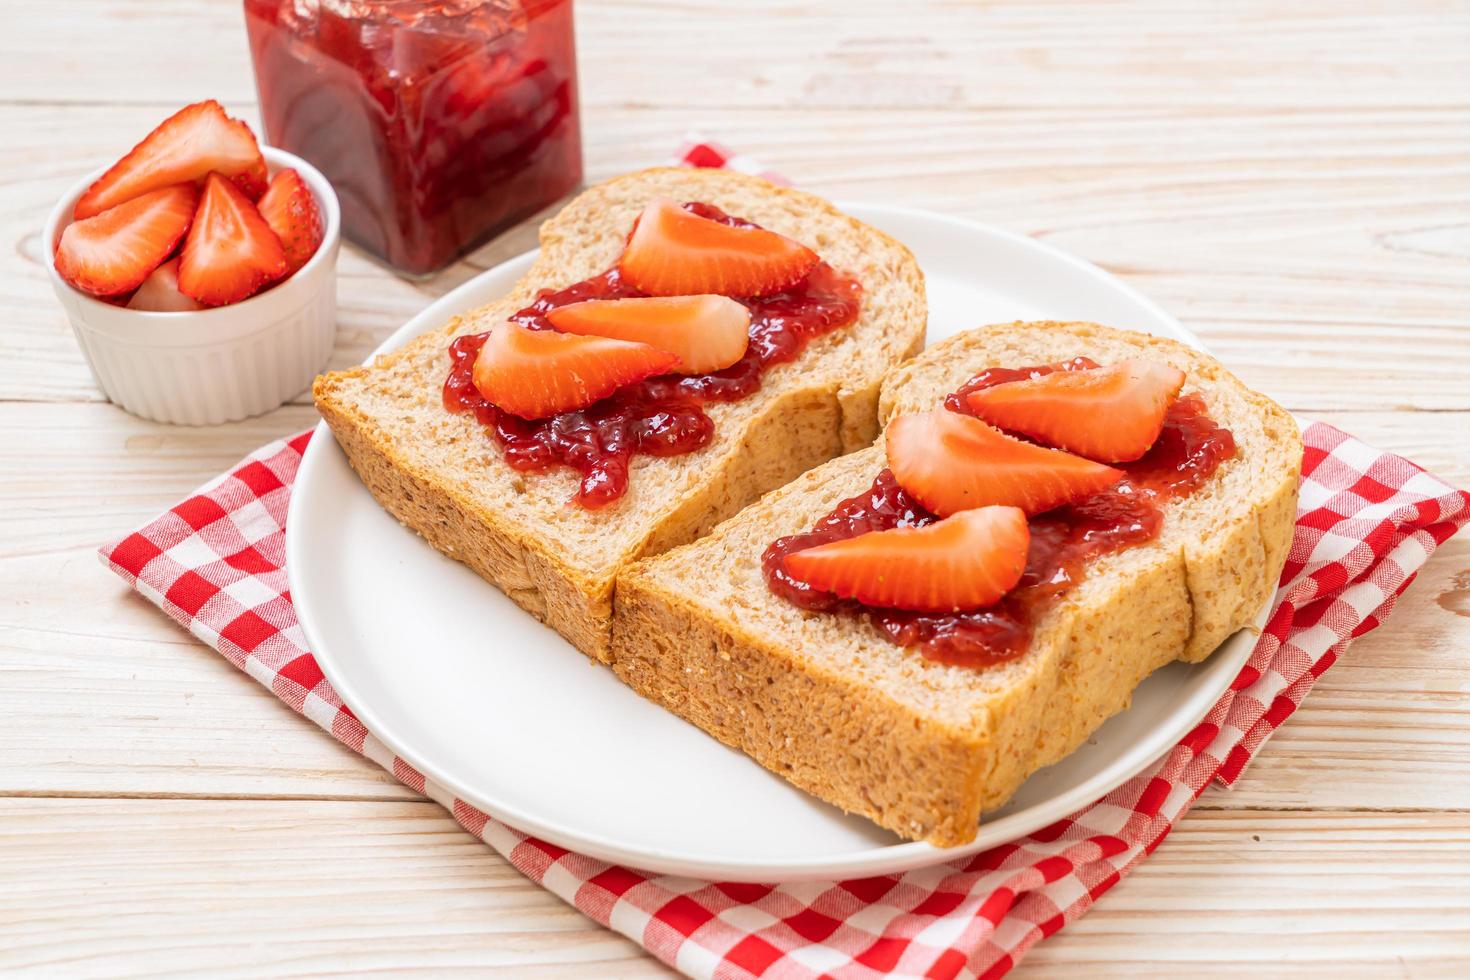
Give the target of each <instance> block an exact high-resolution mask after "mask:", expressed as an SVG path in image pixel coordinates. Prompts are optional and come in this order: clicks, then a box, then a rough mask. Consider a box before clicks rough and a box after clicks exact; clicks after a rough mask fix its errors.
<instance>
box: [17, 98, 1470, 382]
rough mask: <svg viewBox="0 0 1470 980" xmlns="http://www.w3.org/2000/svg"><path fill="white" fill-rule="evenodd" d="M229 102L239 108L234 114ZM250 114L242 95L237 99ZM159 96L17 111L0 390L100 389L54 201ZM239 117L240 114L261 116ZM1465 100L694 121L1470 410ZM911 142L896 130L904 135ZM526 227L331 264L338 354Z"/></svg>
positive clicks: (674, 119) (1340, 373)
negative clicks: (444, 258)
mask: <svg viewBox="0 0 1470 980" xmlns="http://www.w3.org/2000/svg"><path fill="white" fill-rule="evenodd" d="M233 108H240V106H234V107H233ZM245 108H246V109H247V110H248V106H247V107H245ZM157 113H158V110H157V109H156V108H154V107H151V106H122V107H96V106H93V107H87V106H76V107H69V108H68V110H67V113H66V118H67V120H68V121H67V122H62V121H60V120H59V119H58V117H57V115H56V113H55V111H54V110H53V109H52V108H50V107H44V106H35V107H10V108H9V109H6V110H5V115H6V117H7V120H8V121H9V127H10V130H11V132H12V133H13V134H14V138H15V140H16V144H17V146H19V147H23V148H24V149H21V150H18V151H16V152H14V153H12V154H10V155H9V156H8V157H7V158H6V159H4V160H0V240H8V241H10V242H12V243H14V247H13V248H12V249H10V250H8V251H7V252H5V253H4V254H0V276H4V277H5V278H6V281H7V282H8V283H9V284H10V288H9V289H8V290H7V291H6V294H5V295H4V296H3V297H0V315H3V316H4V317H5V320H6V323H7V331H6V335H5V338H4V340H3V341H0V344H3V345H4V348H5V351H6V353H7V355H9V356H7V357H5V358H3V359H0V399H25V400H37V399H41V400H77V399H97V398H99V397H100V396H99V394H98V393H97V391H96V390H95V388H94V387H93V386H92V382H91V379H90V377H89V376H88V374H87V370H86V367H85V364H84V363H83V361H82V359H81V357H80V355H79V352H78V350H77V348H76V344H75V342H74V340H73V339H72V337H71V335H70V331H69V329H68V327H67V324H66V322H65V317H64V315H63V313H62V311H61V309H60V307H59V305H58V304H57V303H56V300H55V298H54V297H53V296H52V295H51V290H50V285H49V283H48V281H47V279H46V274H45V269H44V265H43V263H44V262H45V261H46V259H45V256H46V250H45V249H44V248H43V247H42V244H41V242H40V240H39V229H40V227H41V225H42V223H43V221H44V218H45V212H46V208H47V206H48V204H49V202H50V201H53V200H54V199H55V198H56V197H57V196H59V195H60V194H61V193H62V191H63V189H64V188H65V186H66V185H67V184H68V183H69V182H70V181H72V180H74V179H75V178H76V177H77V176H78V175H79V174H81V173H82V172H84V171H85V170H87V169H88V168H90V167H91V166H93V165H94V164H96V163H98V162H101V161H104V160H106V159H108V158H109V157H110V156H113V155H115V154H116V152H117V148H118V147H119V146H126V145H128V143H130V142H131V141H132V140H133V139H136V137H137V134H138V133H140V132H144V131H146V130H147V128H148V127H149V126H150V125H152V123H153V122H154V121H155V120H156V116H157ZM247 114H248V113H247ZM1462 120H1463V112H1462V111H1460V110H1455V109H1422V110H1413V111H1404V110H1380V111H1370V110H1361V111H1356V112H1351V113H1348V112H1339V111H1329V110H1319V111H1308V110H1300V111H1285V112H1260V111H1242V110H1234V109H1231V110H1225V109H1217V110H1208V109H1207V110H1200V109H1195V108H1190V109H1130V110H1116V111H1110V112H1107V113H1101V114H1098V115H1096V116H1087V117H1081V118H1079V117H1078V116H1077V114H1076V113H1075V112H1064V111H1061V110H1047V109H1035V110H1010V111H1001V110H995V109H991V108H984V109H973V110H971V109H966V110H956V111H926V112H917V111H909V110H898V109H879V110H873V111H871V112H865V113H861V114H855V113H854V114H837V115H836V116H834V115H832V114H830V113H826V112H823V111H821V110H814V109H799V108H798V109H790V110H783V111H781V112H779V113H776V114H775V115H773V114H772V113H770V112H766V111H754V110H748V109H741V110H718V111H716V112H713V113H711V114H709V116H707V117H706V118H705V119H704V120H703V121H704V122H705V123H707V124H708V128H709V130H710V131H711V132H713V133H717V134H719V135H720V136H721V137H722V138H724V139H726V140H727V141H728V142H730V143H731V144H732V145H734V146H737V147H740V148H741V149H743V150H746V151H748V152H751V153H754V154H757V155H759V156H760V157H761V158H762V159H764V160H766V161H768V163H769V165H770V166H773V167H775V168H777V169H779V170H781V171H782V172H784V173H787V174H788V175H790V176H791V177H792V178H793V179H795V180H796V181H797V182H798V183H799V184H800V185H802V186H805V187H810V188H812V189H813V190H816V191H819V192H821V193H824V194H828V195H831V196H833V197H836V198H839V199H861V200H868V201H881V202H885V203H892V204H902V205H909V206H915V207H927V208H934V209H937V210H940V211H945V212H949V213H954V214H959V215H961V216H965V217H971V218H976V219H979V220H983V221H987V222H991V223H994V224H998V225H1001V226H1004V227H1009V228H1012V229H1015V230H1019V231H1024V232H1027V233H1031V234H1034V235H1037V236H1038V237H1040V238H1041V239H1042V240H1044V241H1048V242H1051V243H1053V244H1057V245H1059V246H1061V247H1063V248H1066V249H1068V250H1070V251H1073V252H1075V253H1076V254H1079V255H1081V256H1083V257H1085V258H1088V259H1090V260H1092V261H1094V262H1097V263H1098V264H1100V265H1102V266H1104V267H1105V268H1109V269H1111V270H1113V271H1114V272H1117V273H1118V274H1119V275H1121V276H1122V277H1123V278H1124V279H1125V280H1127V281H1129V282H1130V283H1132V284H1134V285H1136V286H1138V287H1140V288H1141V289H1143V290H1144V291H1145V292H1147V293H1148V294H1149V295H1151V296H1152V297H1153V298H1155V299H1156V300H1158V301H1159V302H1160V303H1162V304H1163V305H1164V306H1165V307H1166V308H1168V309H1171V310H1173V311H1174V312H1175V313H1176V314H1177V315H1179V316H1180V317H1181V318H1182V319H1183V320H1184V322H1185V323H1186V324H1187V325H1188V326H1190V327H1192V328H1194V329H1195V330H1197V331H1198V332H1199V333H1200V334H1201V335H1202V336H1203V337H1204V338H1205V340H1206V341H1207V342H1209V343H1210V344H1211V345H1213V346H1214V348H1215V349H1216V351H1217V353H1219V354H1220V356H1221V357H1222V358H1223V359H1224V360H1225V361H1226V363H1228V364H1230V365H1231V366H1232V367H1233V368H1234V369H1236V370H1237V371H1238V372H1239V373H1240V374H1241V375H1242V377H1243V378H1244V379H1245V380H1246V381H1247V382H1249V383H1251V384H1252V385H1255V386H1257V387H1260V388H1261V389H1262V390H1264V391H1267V392H1268V393H1270V394H1272V395H1274V396H1275V397H1277V398H1278V399H1279V400H1281V401H1282V402H1283V404H1286V405H1287V406H1288V407H1291V408H1293V409H1298V410H1307V409H1317V410H1331V409H1362V408H1373V409H1388V408H1403V407H1413V408H1431V409H1466V408H1470V386H1467V385H1466V384H1465V383H1464V379H1465V378H1466V377H1470V331H1467V330H1466V329H1465V327H1464V323H1465V320H1464V302H1463V300H1464V294H1465V288H1466V285H1467V284H1470V203H1467V202H1470V165H1467V164H1466V162H1465V161H1466V160H1467V159H1470V128H1467V127H1465V126H1463V125H1461V122H1462ZM689 121H690V117H689V115H688V113H684V112H678V111H670V110H655V109H641V108H618V107H610V108H608V109H607V110H606V111H603V112H601V113H599V114H597V115H591V116H589V118H588V121H587V143H588V152H589V179H592V180H596V179H601V178H603V177H607V176H610V175H612V174H614V173H618V172H622V171H625V170H629V169H633V168H636V167H641V166H646V165H648V164H651V163H657V162H660V160H661V159H662V158H663V157H664V156H665V155H666V154H669V153H672V152H673V149H674V148H675V147H676V146H677V145H678V143H679V141H680V139H681V138H682V133H683V131H684V128H685V127H686V126H687V125H688V123H689ZM895 133H901V134H902V138H901V139H896V138H895V136H894V134H895ZM533 238H534V235H533V232H532V230H531V229H529V228H527V229H523V230H521V231H520V232H519V233H517V234H516V235H514V236H512V237H511V238H509V239H508V240H506V241H502V242H499V243H496V244H494V245H492V246H489V247H487V248H486V249H483V250H481V251H480V252H478V253H476V254H475V255H473V256H471V257H470V258H469V260H468V261H466V262H463V263H460V264H458V265H456V266H455V267H453V268H452V269H451V270H449V271H448V272H446V273H445V274H444V275H441V276H439V277H437V278H436V279H434V280H432V281H430V282H427V283H421V284H410V283H406V282H403V281H401V280H398V279H396V278H393V277H391V276H386V275H384V274H383V272H382V270H381V269H380V268H378V267H377V266H375V265H373V264H372V263H370V262H369V261H367V260H366V259H364V258H362V257H361V256H360V255H358V254H356V253H355V252H354V251H352V250H351V249H347V250H344V252H343V258H342V261H341V264H340V268H339V272H340V280H339V288H338V295H339V299H340V305H341V311H340V314H339V323H340V334H339V338H338V345H337V350H336V352H335V354H334V355H333V357H332V360H331V364H332V366H337V367H340V366H345V365H348V364H352V363H356V362H357V361H359V360H361V359H362V358H363V357H364V356H366V354H367V353H368V352H369V351H370V350H371V349H372V348H373V347H374V346H376V345H377V344H378V343H379V342H381V340H382V339H383V338H385V337H386V336H387V335H388V334H389V333H390V332H392V330H393V329H395V328H396V327H397V326H398V325H400V324H401V323H402V322H404V321H405V320H406V319H408V318H409V317H410V316H412V315H413V314H414V313H416V312H417V311H418V310H420V309H422V308H423V307H424V306H425V305H427V303H428V302H429V301H430V300H431V299H432V298H434V297H436V296H439V295H442V294H443V293H444V292H445V291H447V290H448V289H450V288H452V287H453V286H455V285H458V284H459V283H461V282H463V281H464V280H465V279H467V278H469V277H470V276H472V275H474V274H475V272H476V271H478V270H479V269H481V268H486V267H488V266H489V265H491V264H493V263H494V262H495V261H498V260H499V259H500V258H503V257H506V256H508V255H510V254H513V253H514V252H515V251H518V250H519V249H520V248H522V247H524V246H526V245H528V244H529V243H531V241H532V240H533Z"/></svg>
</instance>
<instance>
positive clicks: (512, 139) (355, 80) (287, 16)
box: [245, 0, 582, 277]
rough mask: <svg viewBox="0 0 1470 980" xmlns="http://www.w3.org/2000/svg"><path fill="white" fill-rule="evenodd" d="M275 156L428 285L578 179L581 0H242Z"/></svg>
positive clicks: (345, 225) (346, 224)
mask: <svg viewBox="0 0 1470 980" xmlns="http://www.w3.org/2000/svg"><path fill="white" fill-rule="evenodd" d="M245 22H246V26H247V27H248V29H249V33H250V51H251V56H252V58H253V59H254V62H255V82H256V88H257V90H258V92H259V94H260V112H261V117H262V120H263V121H264V123H265V134H266V139H267V141H268V142H269V143H271V144H273V145H275V146H278V147H281V148H282V149H285V150H289V151H290V152H292V153H296V154H299V155H300V156H303V157H305V158H306V159H307V160H309V161H311V163H313V164H315V165H316V167H317V169H319V170H321V172H322V173H324V174H325V175H326V176H327V179H328V180H330V181H331V182H332V185H333V187H334V188H335V189H336V191H337V196H338V197H339V198H340V199H341V202H342V231H343V234H344V235H346V236H347V237H348V238H349V239H351V240H352V241H353V242H355V243H356V244H358V245H359V246H361V247H362V248H364V249H366V250H367V251H368V252H371V253H372V254H373V255H376V256H378V257H379V258H381V259H382V260H384V261H385V262H387V263H388V264H389V265H390V266H392V267H393V268H394V269H396V270H397V271H399V272H400V273H402V274H404V275H408V276H414V277H418V276H427V275H430V274H432V273H433V272H436V271H438V270H439V269H442V268H443V267H444V266H446V265H448V264H449V263H450V262H452V261H454V259H455V258H457V257H458V256H460V255H462V254H464V253H465V252H467V251H469V250H470V249H472V248H474V247H475V246H476V245H478V244H480V243H481V242H483V241H485V240H486V239H488V238H490V237H492V236H494V235H496V234H498V233H499V232H502V231H504V230H506V229H507V228H509V227H510V226H512V225H514V224H516V223H517V222H519V221H521V220H523V219H525V218H527V217H529V216H530V215H532V214H534V213H535V212H537V211H539V210H541V209H542V208H544V207H546V206H547V205H549V204H551V203H552V202H554V201H556V200H557V199H558V198H560V197H562V196H563V195H565V194H567V193H568V192H570V191H571V190H572V189H573V188H575V187H576V186H577V185H578V184H579V183H580V182H581V179H582V140H581V130H580V127H579V122H578V115H577V70H576V57H575V51H574V45H573V39H572V3H571V0H245Z"/></svg>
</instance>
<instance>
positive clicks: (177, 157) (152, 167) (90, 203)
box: [72, 99, 265, 220]
mask: <svg viewBox="0 0 1470 980" xmlns="http://www.w3.org/2000/svg"><path fill="white" fill-rule="evenodd" d="M210 171H215V172H218V173H222V174H224V175H225V176H226V177H230V178H232V179H234V180H235V182H236V184H237V186H239V187H240V189H241V190H242V191H244V192H245V194H246V195H248V196H249V197H250V199H251V200H254V199H255V198H257V197H259V196H260V195H261V192H263V191H264V190H265V158H264V157H262V156H261V155H260V145H259V144H258V143H256V142H255V134H254V133H252V132H251V131H250V127H249V126H247V125H245V124H244V123H243V122H241V121H240V120H238V119H231V118H230V117H229V116H227V115H225V110H224V107H222V106H221V105H220V104H219V103H218V102H216V101H214V100H213V99H210V100H208V101H206V102H196V103H194V104H193V105H187V106H184V108H182V109H180V110H179V111H178V112H176V113H174V114H173V115H172V116H169V117H168V118H167V119H165V120H164V121H163V122H161V123H159V124H158V128H156V129H155V130H153V132H151V133H149V134H148V135H147V136H145V137H143V142H141V143H139V144H138V145H137V146H135V147H133V148H132V149H131V150H129V151H128V154H127V155H126V156H124V157H123V158H122V159H121V160H119V161H118V162H117V163H114V164H113V165H112V166H111V167H110V168H109V169H108V171H107V173H105V174H103V175H102V176H101V177H98V178H97V180H96V181H95V182H94V183H93V184H92V186H91V187H89V188H87V192H86V193H85V194H83V195H82V197H81V199H80V200H78V201H77V206H76V209H75V210H74V211H73V213H72V217H74V218H76V219H78V220H80V219H82V218H90V217H91V216H92V215H94V214H98V213H100V212H102V211H106V210H107V209H108V208H110V207H113V206H115V205H118V204H121V203H122V202H123V201H126V200H129V199H131V198H134V197H137V196H138V195H139V194H145V193H147V192H148V191H151V190H156V189H157V188H159V187H166V186H168V185H169V184H182V183H186V182H191V181H192V182H197V181H202V180H203V179H204V178H205V177H206V176H208V174H209V173H210Z"/></svg>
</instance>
